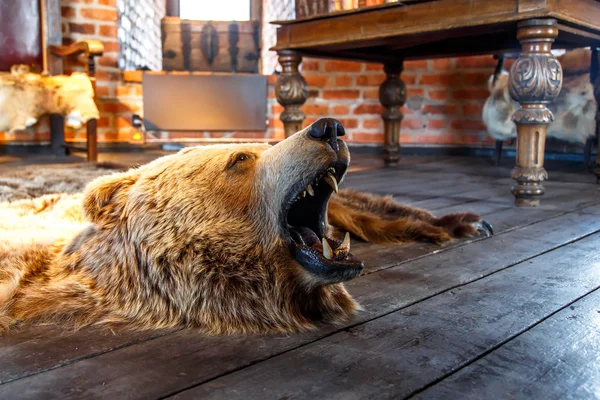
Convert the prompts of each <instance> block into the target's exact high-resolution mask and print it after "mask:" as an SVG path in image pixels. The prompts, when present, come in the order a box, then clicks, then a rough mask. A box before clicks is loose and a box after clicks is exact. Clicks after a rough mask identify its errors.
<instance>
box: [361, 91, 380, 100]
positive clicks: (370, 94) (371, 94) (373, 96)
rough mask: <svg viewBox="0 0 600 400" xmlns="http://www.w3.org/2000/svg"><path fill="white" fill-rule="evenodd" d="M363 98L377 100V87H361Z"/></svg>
mask: <svg viewBox="0 0 600 400" xmlns="http://www.w3.org/2000/svg"><path fill="white" fill-rule="evenodd" d="M362 97H363V99H365V100H379V89H363V96H362Z"/></svg>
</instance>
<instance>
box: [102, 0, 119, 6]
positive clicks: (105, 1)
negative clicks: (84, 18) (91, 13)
mask: <svg viewBox="0 0 600 400" xmlns="http://www.w3.org/2000/svg"><path fill="white" fill-rule="evenodd" d="M98 4H101V5H103V6H111V7H116V6H117V0H98Z"/></svg>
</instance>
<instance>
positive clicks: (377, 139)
mask: <svg viewBox="0 0 600 400" xmlns="http://www.w3.org/2000/svg"><path fill="white" fill-rule="evenodd" d="M352 141H353V142H369V143H383V133H368V132H352Z"/></svg>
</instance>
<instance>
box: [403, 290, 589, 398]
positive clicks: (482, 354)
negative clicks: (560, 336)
mask: <svg viewBox="0 0 600 400" xmlns="http://www.w3.org/2000/svg"><path fill="white" fill-rule="evenodd" d="M597 292H600V286H598V287H596V288H594V289H593V290H591V291H590V292H588V293H586V294H584V295H582V296H580V297H578V298H576V299H574V300H573V301H571V302H569V303H567V304H565V305H564V306H563V307H561V308H559V309H558V310H556V311H554V312H552V313H550V314H548V315H547V316H546V317H544V318H542V319H541V320H539V321H537V322H536V323H534V324H531V325H530V326H528V327H527V328H525V329H523V330H521V331H519V332H517V333H515V334H514V335H512V336H510V337H508V338H506V340H504V341H502V342H501V343H498V344H497V345H496V346H493V347H491V348H490V349H488V350H486V351H485V352H483V353H481V354H480V355H478V356H477V357H474V358H473V359H471V360H469V361H467V362H465V363H464V364H461V365H459V366H457V368H456V369H454V370H452V371H450V372H448V373H447V374H445V375H443V376H441V377H439V378H438V379H436V380H434V381H432V382H431V383H429V384H427V385H425V386H423V387H421V388H419V389H417V390H415V391H414V392H413V393H412V394H411V395H410V396H407V397H405V399H412V398H415V397H417V398H418V395H419V394H420V393H423V392H424V391H426V390H427V389H429V388H431V387H434V386H435V385H437V384H438V383H440V382H442V381H444V380H445V379H447V378H449V377H451V376H452V375H454V374H456V373H458V372H460V371H461V370H463V369H464V368H466V367H468V366H470V365H471V364H473V363H475V362H477V361H479V360H480V359H482V358H484V357H486V356H488V355H489V354H490V353H493V352H494V351H496V350H498V349H500V348H501V347H503V346H505V345H506V344H509V343H510V342H512V341H513V340H515V339H516V338H518V337H519V336H521V335H522V334H524V333H526V332H528V331H530V330H531V329H533V328H535V327H536V326H538V325H540V324H541V323H543V322H545V321H546V320H548V319H550V318H552V317H553V316H555V315H556V314H558V313H560V312H561V311H564V310H565V309H567V308H569V307H571V306H572V305H573V304H575V303H577V302H578V301H581V300H583V299H585V298H586V297H588V296H590V295H593V294H595V293H597Z"/></svg>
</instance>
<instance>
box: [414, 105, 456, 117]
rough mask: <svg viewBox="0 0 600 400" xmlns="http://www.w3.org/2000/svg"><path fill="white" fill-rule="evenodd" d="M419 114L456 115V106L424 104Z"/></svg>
mask: <svg viewBox="0 0 600 400" xmlns="http://www.w3.org/2000/svg"><path fill="white" fill-rule="evenodd" d="M421 112H422V113H423V114H446V115H454V114H457V113H458V106H457V105H456V104H439V105H437V104H425V105H424V106H423V108H422V109H421Z"/></svg>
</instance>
